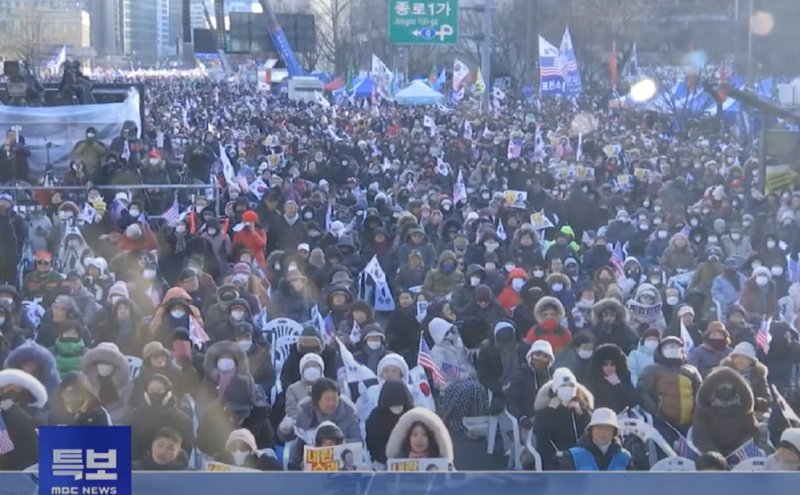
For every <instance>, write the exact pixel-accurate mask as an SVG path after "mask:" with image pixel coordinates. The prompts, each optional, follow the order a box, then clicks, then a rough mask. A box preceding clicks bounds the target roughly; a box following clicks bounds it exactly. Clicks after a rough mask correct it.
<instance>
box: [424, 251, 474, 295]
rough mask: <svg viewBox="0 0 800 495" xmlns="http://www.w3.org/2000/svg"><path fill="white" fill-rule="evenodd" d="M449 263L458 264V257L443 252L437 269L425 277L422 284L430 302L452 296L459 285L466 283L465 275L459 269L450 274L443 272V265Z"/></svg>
mask: <svg viewBox="0 0 800 495" xmlns="http://www.w3.org/2000/svg"><path fill="white" fill-rule="evenodd" d="M447 261H451V262H453V263H456V255H455V253H454V252H452V251H442V254H440V255H439V263H438V264H437V265H436V268H435V269H433V270H431V271H429V272H428V274H427V275H425V281H424V282H423V284H422V293H423V294H424V295H425V297H426V298H427V299H428V300H429V301H430V300H433V299H436V298H439V297H443V296H446V295H447V294H450V293H451V292H453V291H454V290H456V288H457V287H458V286H459V285H461V284H463V283H464V274H463V273H461V271H460V270H458V268H457V267H456V268H454V269H453V271H452V272H450V273H445V272H443V271H442V265H443V264H444V263H445V262H447Z"/></svg>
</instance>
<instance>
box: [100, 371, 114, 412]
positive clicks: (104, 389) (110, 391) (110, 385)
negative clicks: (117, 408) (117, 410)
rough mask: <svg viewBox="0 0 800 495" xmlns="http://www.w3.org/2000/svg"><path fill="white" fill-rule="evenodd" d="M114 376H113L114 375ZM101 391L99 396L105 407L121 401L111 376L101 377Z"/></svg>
mask: <svg viewBox="0 0 800 495" xmlns="http://www.w3.org/2000/svg"><path fill="white" fill-rule="evenodd" d="M112 376H113V375H112ZM98 378H99V380H100V390H99V393H98V394H97V395H98V397H99V398H100V402H102V403H103V405H109V404H114V403H115V402H117V401H118V400H119V393H118V392H117V387H116V386H115V385H114V381H113V380H112V379H111V377H110V376H99V377H98Z"/></svg>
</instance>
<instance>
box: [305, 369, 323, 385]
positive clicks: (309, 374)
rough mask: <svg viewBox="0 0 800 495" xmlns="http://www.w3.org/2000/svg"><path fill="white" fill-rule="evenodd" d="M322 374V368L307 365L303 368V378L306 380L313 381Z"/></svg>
mask: <svg viewBox="0 0 800 495" xmlns="http://www.w3.org/2000/svg"><path fill="white" fill-rule="evenodd" d="M321 376H322V370H320V369H319V368H317V367H316V366H308V367H306V368H305V369H304V370H303V380H305V381H307V382H315V381H317V380H319V379H320V377H321Z"/></svg>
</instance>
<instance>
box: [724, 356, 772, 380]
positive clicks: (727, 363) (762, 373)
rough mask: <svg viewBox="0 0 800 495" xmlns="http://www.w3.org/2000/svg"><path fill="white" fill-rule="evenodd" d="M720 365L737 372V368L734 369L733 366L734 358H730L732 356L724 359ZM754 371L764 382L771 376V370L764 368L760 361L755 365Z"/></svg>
mask: <svg viewBox="0 0 800 495" xmlns="http://www.w3.org/2000/svg"><path fill="white" fill-rule="evenodd" d="M719 365H720V366H724V367H726V368H730V369H732V370H734V371H735V370H736V368H734V366H733V358H732V357H730V356H728V357H726V358H724V359H723V360H722V361H720V362H719ZM752 369H753V373H755V374H756V375H758V377H759V378H760V379H762V380H766V379H767V376H768V375H769V369H767V367H766V366H764V365H763V364H762V363H761V362H760V361H759V362H756V363H754V365H753V367H752Z"/></svg>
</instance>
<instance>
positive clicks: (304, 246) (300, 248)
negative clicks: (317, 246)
mask: <svg viewBox="0 0 800 495" xmlns="http://www.w3.org/2000/svg"><path fill="white" fill-rule="evenodd" d="M297 250H298V251H305V252H309V251H310V248H309V246H308V244H306V243H305V242H304V243H302V244H298V245H297Z"/></svg>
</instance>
